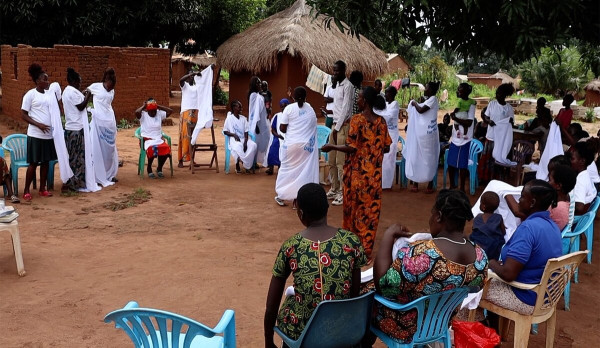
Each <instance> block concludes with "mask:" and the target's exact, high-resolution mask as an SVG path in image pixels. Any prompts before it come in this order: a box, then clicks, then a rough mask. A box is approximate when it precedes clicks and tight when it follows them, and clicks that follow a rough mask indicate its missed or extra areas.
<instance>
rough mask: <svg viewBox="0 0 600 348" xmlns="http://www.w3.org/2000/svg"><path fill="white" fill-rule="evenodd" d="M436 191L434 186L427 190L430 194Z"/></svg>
mask: <svg viewBox="0 0 600 348" xmlns="http://www.w3.org/2000/svg"><path fill="white" fill-rule="evenodd" d="M434 192H435V189H433V188H428V189H426V190H425V193H426V194H428V195H429V194H432V193H434Z"/></svg>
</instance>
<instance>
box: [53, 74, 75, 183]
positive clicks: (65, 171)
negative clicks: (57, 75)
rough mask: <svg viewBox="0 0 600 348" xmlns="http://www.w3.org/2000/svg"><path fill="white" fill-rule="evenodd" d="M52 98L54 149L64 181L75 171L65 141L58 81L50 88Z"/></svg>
mask: <svg viewBox="0 0 600 348" xmlns="http://www.w3.org/2000/svg"><path fill="white" fill-rule="evenodd" d="M48 91H49V92H51V93H49V95H48V98H50V99H51V100H50V104H49V105H50V117H51V119H52V125H51V126H52V138H54V149H55V150H56V155H57V157H58V169H59V170H60V180H61V181H62V182H63V184H64V183H66V182H67V181H69V179H70V178H71V177H72V176H73V171H72V170H71V166H70V165H69V152H68V151H67V145H66V143H65V130H64V129H63V127H62V120H61V118H60V107H59V106H58V101H59V100H60V99H61V96H62V92H61V90H60V85H59V84H58V82H52V83H51V84H50V88H49V89H48Z"/></svg>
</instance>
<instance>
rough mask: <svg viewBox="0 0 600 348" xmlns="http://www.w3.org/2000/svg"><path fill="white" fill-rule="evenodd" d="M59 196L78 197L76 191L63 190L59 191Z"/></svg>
mask: <svg viewBox="0 0 600 348" xmlns="http://www.w3.org/2000/svg"><path fill="white" fill-rule="evenodd" d="M60 195H61V197H79V192H78V191H71V190H69V191H65V192H61V193H60Z"/></svg>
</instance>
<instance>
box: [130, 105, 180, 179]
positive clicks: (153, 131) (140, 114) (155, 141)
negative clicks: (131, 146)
mask: <svg viewBox="0 0 600 348" xmlns="http://www.w3.org/2000/svg"><path fill="white" fill-rule="evenodd" d="M172 113H173V110H171V109H170V108H168V107H166V106H162V105H158V104H157V103H156V101H155V100H154V99H152V98H150V99H148V101H146V102H144V104H143V105H142V106H140V107H139V108H138V109H137V110H135V117H137V118H138V119H139V120H140V126H141V128H142V129H141V135H142V137H143V138H144V150H145V151H146V155H147V156H148V166H147V170H148V177H150V178H152V179H154V178H156V177H157V176H158V177H159V178H164V174H163V172H162V168H163V165H164V164H165V162H166V161H167V158H169V156H171V148H170V147H169V144H167V142H166V141H165V140H164V139H163V137H162V120H164V119H165V118H167V117H169V115H171V114H172ZM155 157H158V167H157V168H156V175H154V173H152V163H153V162H154V158H155Z"/></svg>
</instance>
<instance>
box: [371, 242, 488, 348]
mask: <svg viewBox="0 0 600 348" xmlns="http://www.w3.org/2000/svg"><path fill="white" fill-rule="evenodd" d="M473 245H474V244H473ZM475 254H476V257H475V261H474V262H473V263H471V264H468V265H461V264H458V263H455V262H453V261H451V260H448V259H447V258H446V257H444V255H443V254H442V252H441V251H440V249H438V247H437V246H436V245H435V242H434V241H433V240H423V241H417V242H414V243H411V244H410V245H408V246H406V247H404V248H401V249H400V251H398V258H397V259H396V260H394V262H393V263H392V265H391V266H390V269H389V270H388V271H387V272H386V274H385V275H384V276H383V277H381V279H379V287H380V289H381V293H382V295H383V296H385V297H386V298H388V299H390V300H394V301H397V302H399V303H409V302H411V301H414V300H416V299H417V298H419V297H422V296H427V295H431V294H435V293H438V292H441V291H444V290H451V289H454V288H457V287H461V286H470V287H476V288H479V289H481V288H483V284H484V281H485V279H486V276H487V268H488V259H487V256H486V255H485V252H484V251H483V249H481V248H480V247H478V246H475ZM416 320H417V310H416V309H414V310H410V311H407V312H399V311H394V310H391V309H388V308H386V307H384V306H381V305H377V308H376V309H375V312H374V314H373V325H375V326H376V327H378V328H379V329H380V330H381V331H383V332H384V333H386V334H387V335H389V336H390V337H392V338H394V339H396V340H399V341H402V342H404V343H408V342H410V341H412V337H413V335H414V334H415V332H416V330H417V322H416Z"/></svg>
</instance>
